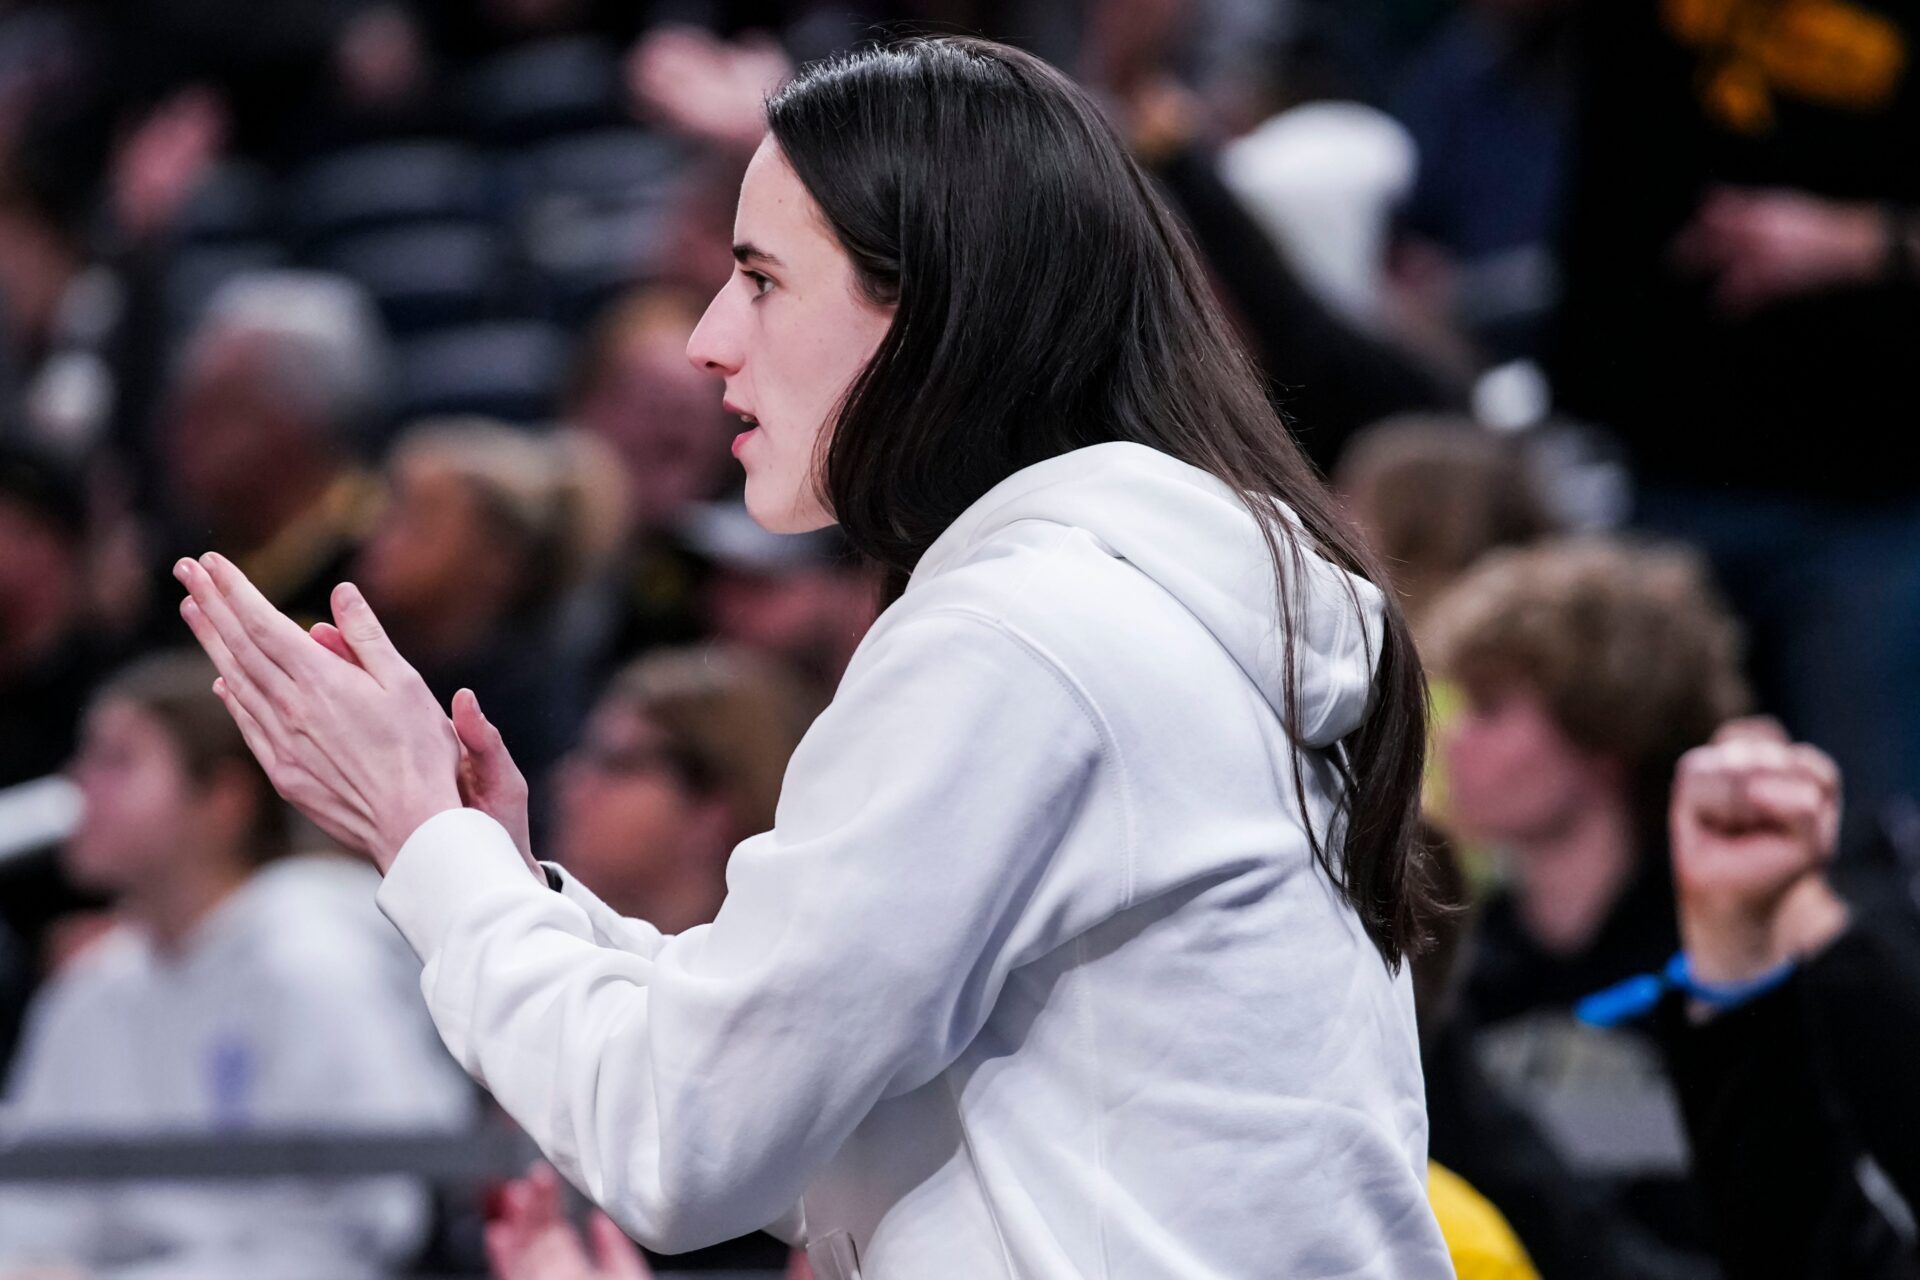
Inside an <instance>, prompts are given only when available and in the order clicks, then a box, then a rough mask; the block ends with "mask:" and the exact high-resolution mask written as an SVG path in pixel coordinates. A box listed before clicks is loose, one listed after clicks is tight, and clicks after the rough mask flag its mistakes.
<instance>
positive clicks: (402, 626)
mask: <svg viewBox="0 0 1920 1280" xmlns="http://www.w3.org/2000/svg"><path fill="white" fill-rule="evenodd" d="M386 471H387V482H388V485H389V487H390V489H391V492H392V500H391V501H390V503H389V504H388V506H387V509H386V512H385V514H384V516H383V517H382V518H381V520H380V522H379V524H378V525H377V526H376V527H375V529H374V531H373V534H372V536H371V537H370V538H369V539H368V541H367V543H366V545H365V547H364V548H363V549H362V551H361V553H360V558H359V560H358V562H357V563H356V564H355V566H354V573H355V575H356V581H357V582H358V583H359V584H360V585H361V587H362V589H363V590H364V591H365V592H366V596H367V599H368V600H369V601H370V602H372V603H373V604H374V606H375V607H376V608H378V609H379V610H380V616H381V617H382V618H383V619H385V620H386V623H387V626H388V628H389V629H390V630H391V632H392V633H393V634H394V635H395V636H404V637H405V643H406V644H407V646H408V650H407V651H408V653H409V654H411V655H413V660H414V665H415V666H416V667H417V668H418V670H419V671H420V674H421V676H422V677H423V678H424V679H425V680H426V682H427V686H428V687H429V688H430V689H432V690H433V692H434V694H435V696H436V697H438V698H439V699H440V701H441V703H442V704H443V705H444V704H445V703H446V702H447V701H448V700H450V699H451V698H452V697H453V695H454V693H455V692H456V691H458V690H460V689H462V688H467V689H472V690H473V691H474V693H475V694H476V695H477V696H478V697H479V698H480V700H481V702H482V703H483V705H485V707H486V708H487V714H488V715H489V716H491V717H492V718H493V720H494V722H495V723H496V724H498V725H500V726H501V728H502V729H503V730H504V731H505V733H506V735H507V738H508V740H509V741H511V742H512V743H513V744H514V750H515V755H516V756H517V757H518V758H519V759H520V761H521V764H522V767H523V768H524V769H525V770H526V772H527V775H528V776H529V777H531V778H534V779H536V780H538V779H540V778H541V777H543V776H544V774H545V772H546V770H547V769H548V767H549V766H551V764H552V763H553V761H554V760H555V759H556V758H557V757H558V756H559V754H560V752H561V750H562V749H563V748H564V747H565V746H566V744H567V743H568V742H570V741H572V739H573V736H574V733H575V730H576V729H577V727H578V725H579V722H580V717H581V715H582V713H583V712H584V709H585V705H586V698H587V692H588V691H587V689H586V688H585V687H584V683H585V678H586V677H585V669H584V661H583V658H582V656H581V655H577V654H574V653H571V652H569V651H568V650H567V649H566V648H565V647H563V645H562V643H561V639H560V636H559V635H558V634H557V633H558V631H559V630H560V628H559V626H558V625H557V623H558V619H559V618H560V617H561V616H562V615H563V613H564V610H565V608H566V607H567V606H568V605H569V604H570V603H571V600H572V593H573V592H574V591H575V589H576V588H578V587H579V586H581V585H582V584H583V583H584V582H585V581H586V580H587V579H588V578H589V577H590V576H591V575H592V574H594V573H595V572H596V571H597V570H598V569H599V568H600V566H601V565H603V564H604V562H605V560H606V557H607V556H609V555H610V554H611V553H612V552H613V551H614V549H615V548H616V547H617V546H618V545H619V543H620V541H621V538H622V536H623V535H624V531H625V527H626V522H627V501H626V493H625V487H624V485H623V484H622V482H621V479H620V474H621V473H620V468H619V464H618V461H617V460H616V459H615V458H614V456H613V455H612V453H611V451H610V449H609V448H608V446H607V445H605V444H604V443H603V442H601V441H599V440H597V439H595V438H594V437H592V436H589V435H585V434H583V433H580V432H574V431H552V432H534V431H529V430H524V429H521V428H516V427H511V426H508V425H506V424H504V423H500V422H494V421H490V420H487V419H483V418H449V419H434V420H429V421H426V422H422V423H419V424H418V425H416V426H414V427H412V428H411V429H409V430H408V431H407V432H406V433H405V434H403V435H402V436H401V437H400V439H399V440H398V441H397V442H396V443H395V445H394V448H393V450H392V452H391V453H390V454H389V456H388V459H387V464H386ZM324 630H326V629H325V628H323V631H324Z"/></svg>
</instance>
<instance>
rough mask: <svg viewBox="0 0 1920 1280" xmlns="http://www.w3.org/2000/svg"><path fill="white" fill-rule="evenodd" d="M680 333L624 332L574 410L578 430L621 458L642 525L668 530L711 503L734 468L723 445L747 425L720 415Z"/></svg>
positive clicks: (664, 328)
mask: <svg viewBox="0 0 1920 1280" xmlns="http://www.w3.org/2000/svg"><path fill="white" fill-rule="evenodd" d="M687 332H688V331H687V330H686V329H685V328H679V329H678V331H677V332H676V331H675V329H674V328H670V327H667V326H664V325H654V326H647V327H638V328H635V329H633V330H630V331H629V332H627V333H625V334H623V335H622V336H621V338H620V340H619V341H618V343H617V345H616V346H615V347H614V349H613V350H612V352H611V353H610V358H609V360H608V362H607V367H606V368H605V369H603V370H602V371H601V372H600V373H599V375H598V376H597V377H596V378H594V380H593V382H592V383H591V384H590V385H589V386H587V387H586V388H585V389H584V390H583V392H582V394H581V396H580V398H579V400H578V402H577V403H576V404H575V405H574V418H575V420H576V421H577V423H578V425H579V426H581V427H583V428H585V429H586V430H588V431H591V432H593V433H594V434H595V435H597V436H599V437H600V438H601V439H602V440H604V441H606V442H607V444H609V445H611V446H612V447H613V449H614V451H615V452H616V453H617V454H619V455H620V460H621V462H622V463H624V464H625V467H626V472H627V480H628V485H629V488H630V491H631V493H632V495H633V499H634V511H635V515H636V516H637V517H638V519H639V521H640V523H641V524H642V525H646V526H651V527H655V528H659V527H662V526H666V525H670V524H672V523H673V521H674V520H675V519H677V518H678V517H679V516H680V515H681V514H682V513H683V512H684V511H685V510H686V509H687V507H688V506H689V505H691V504H692V503H695V502H702V501H705V500H706V499H708V498H711V497H712V496H713V495H714V494H715V493H716V492H717V491H718V490H719V489H720V488H721V486H722V485H723V484H724V482H725V480H726V478H727V475H728V468H729V467H731V466H732V465H733V464H732V462H731V461H730V460H729V459H728V456H727V442H728V441H729V440H731V439H732V438H733V435H734V431H733V430H729V427H730V426H731V427H733V428H736V429H737V428H738V427H740V426H743V425H744V424H743V423H741V422H740V421H739V419H738V418H736V417H734V416H732V415H730V414H727V413H725V412H723V411H722V410H721V408H720V406H719V404H718V403H717V402H716V400H715V397H714V394H713V386H712V384H711V382H709V380H708V379H707V378H706V377H705V376H703V375H702V374H701V372H700V371H699V370H697V369H693V368H691V367H689V366H688V364H687V355H686V345H687V344H686V335H687Z"/></svg>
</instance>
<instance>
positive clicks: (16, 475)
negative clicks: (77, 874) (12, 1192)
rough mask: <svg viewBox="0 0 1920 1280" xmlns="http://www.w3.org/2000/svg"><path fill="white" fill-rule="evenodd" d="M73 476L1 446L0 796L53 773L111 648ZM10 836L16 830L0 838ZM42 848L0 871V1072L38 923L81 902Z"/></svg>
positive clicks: (38, 944) (40, 930) (37, 950)
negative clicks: (92, 584)
mask: <svg viewBox="0 0 1920 1280" xmlns="http://www.w3.org/2000/svg"><path fill="white" fill-rule="evenodd" d="M87 517H88V512H87V504H86V500H85V496H84V494H83V493H82V491H81V487H80V483H79V480H78V478H77V477H76V476H74V475H73V474H72V473H71V472H70V471H69V470H68V469H67V468H66V467H64V466H62V465H61V464H59V463H58V462H56V461H54V460H53V459H50V458H48V457H46V456H44V455H42V454H40V453H38V452H35V451H32V450H27V449H20V448H15V447H11V446H7V445H0V792H4V791H6V790H7V789H8V788H10V787H15V786H18V785H20V784H23V783H28V782H32V781H34V780H35V779H39V778H44V777H46V776H47V775H49V774H53V773H56V772H58V771H59V769H60V768H61V767H62V766H63V765H65V764H66V762H67V761H68V759H70V758H71V757H72V755H73V749H74V744H75V743H76V742H77V741H78V737H79V727H80V717H81V712H82V711H83V710H84V708H85V706H86V703H87V700H88V698H90V697H91V696H92V694H93V690H94V687H95V685H96V683H97V682H98V681H99V679H100V677H101V676H102V675H103V674H105V673H106V671H107V670H108V668H109V666H110V665H111V664H112V662H113V659H114V657H115V655H116V652H117V649H118V647H119V646H118V645H117V643H116V642H115V641H113V640H112V639H110V638H109V637H108V636H106V635H105V634H103V633H102V631H101V630H100V629H99V628H97V627H96V626H95V625H94V624H93V622H92V621H91V619H90V618H89V616H88V608H87V594H88V586H89V584H88V560H89V554H88V553H89V532H90V530H89V527H88V524H89V522H88V518H87ZM0 834H6V835H17V834H18V832H0ZM53 855H54V851H53V849H52V847H51V846H50V845H49V846H45V847H41V848H38V849H29V850H25V851H23V852H22V856H20V857H17V858H13V859H9V860H7V861H6V863H5V865H4V866H3V867H0V935H5V934H7V933H9V932H11V933H12V934H13V935H15V937H14V939H13V941H14V943H15V945H14V947H13V954H12V956H11V963H9V964H8V965H6V967H7V968H8V976H7V978H6V979H5V980H4V981H0V987H5V988H7V989H6V990H4V991H0V1073H4V1072H5V1069H6V1064H7V1061H8V1056H9V1052H10V1049H11V1046H12V1044H13V1041H14V1038H15V1035H16V1033H17V1030H18V1026H19V1017H20V1013H21V1008H22V1002H23V1001H24V998H25V996H26V994H27V992H29V991H30V990H31V989H32V987H33V985H34V983H35V982H36V981H37V980H38V977H39V972H40V965H39V959H40V956H41V954H42V951H43V948H44V946H45V944H46V941H47V930H48V926H49V925H50V924H51V923H52V921H53V920H54V919H55V918H56V917H58V916H59V915H62V914H64V913H65V912H68V911H71V910H74V909H75V908H77V907H80V906H82V905H85V904H86V899H85V896H84V895H81V894H79V893H77V892H76V891H75V890H74V888H73V886H72V885H71V884H69V883H68V882H67V880H66V878H65V877H64V876H63V875H62V874H61V873H60V869H59V866H58V864H57V862H56V860H55V858H54V856H53Z"/></svg>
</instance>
